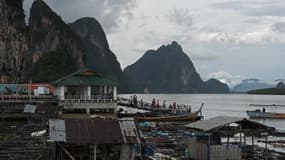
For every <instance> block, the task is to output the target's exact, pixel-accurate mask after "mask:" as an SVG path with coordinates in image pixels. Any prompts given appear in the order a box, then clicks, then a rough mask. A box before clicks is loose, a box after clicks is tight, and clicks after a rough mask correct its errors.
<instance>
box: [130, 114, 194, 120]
mask: <svg viewBox="0 0 285 160" xmlns="http://www.w3.org/2000/svg"><path fill="white" fill-rule="evenodd" d="M198 119H199V116H198V115H197V114H196V113H192V114H187V115H179V116H162V117H135V120H137V121H152V122H177V121H183V122H186V121H187V122H189V121H190V122H191V121H196V120H198Z"/></svg>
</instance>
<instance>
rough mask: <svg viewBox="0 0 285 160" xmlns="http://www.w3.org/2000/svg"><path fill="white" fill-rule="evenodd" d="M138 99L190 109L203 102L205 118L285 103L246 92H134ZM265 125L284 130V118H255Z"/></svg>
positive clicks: (283, 109)
mask: <svg viewBox="0 0 285 160" xmlns="http://www.w3.org/2000/svg"><path fill="white" fill-rule="evenodd" d="M136 95H137V97H138V100H140V99H143V100H144V102H151V101H152V99H153V98H155V99H158V100H159V102H160V104H162V102H163V100H165V101H166V103H167V104H172V103H173V102H176V103H177V104H185V105H186V104H188V105H191V106H192V110H196V109H198V108H199V107H200V106H201V104H202V103H204V104H205V105H204V108H203V115H204V118H205V119H208V118H211V117H216V116H235V117H248V116H247V115H246V110H255V109H261V107H253V106H249V104H264V105H272V104H275V105H285V96H279V95H277V96H276V95H248V94H136ZM119 96H120V97H125V98H130V96H131V95H130V94H121V95H119ZM266 110H267V111H270V112H280V113H285V106H274V107H266ZM254 120H255V121H258V122H261V123H264V124H266V125H269V126H272V127H276V128H277V129H280V130H284V131H285V119H283V120H274V119H267V120H263V119H260V120H256V119H254Z"/></svg>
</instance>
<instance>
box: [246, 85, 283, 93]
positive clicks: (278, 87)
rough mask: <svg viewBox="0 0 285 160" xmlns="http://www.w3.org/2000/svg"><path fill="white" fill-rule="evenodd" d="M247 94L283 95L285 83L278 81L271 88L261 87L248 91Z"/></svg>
mask: <svg viewBox="0 0 285 160" xmlns="http://www.w3.org/2000/svg"><path fill="white" fill-rule="evenodd" d="M248 93H249V94H268V95H285V84H284V83H283V82H279V83H278V84H277V85H276V86H274V87H271V88H263V89H256V90H250V91H248Z"/></svg>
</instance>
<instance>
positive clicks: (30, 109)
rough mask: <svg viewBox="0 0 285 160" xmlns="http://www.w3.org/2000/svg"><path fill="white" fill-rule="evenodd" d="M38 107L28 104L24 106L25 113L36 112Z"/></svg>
mask: <svg viewBox="0 0 285 160" xmlns="http://www.w3.org/2000/svg"><path fill="white" fill-rule="evenodd" d="M36 109H37V106H36V105H30V104H26V105H25V108H24V113H35V111H36Z"/></svg>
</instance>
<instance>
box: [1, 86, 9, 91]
mask: <svg viewBox="0 0 285 160" xmlns="http://www.w3.org/2000/svg"><path fill="white" fill-rule="evenodd" d="M7 91H8V89H7V86H6V85H3V84H0V92H7Z"/></svg>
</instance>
